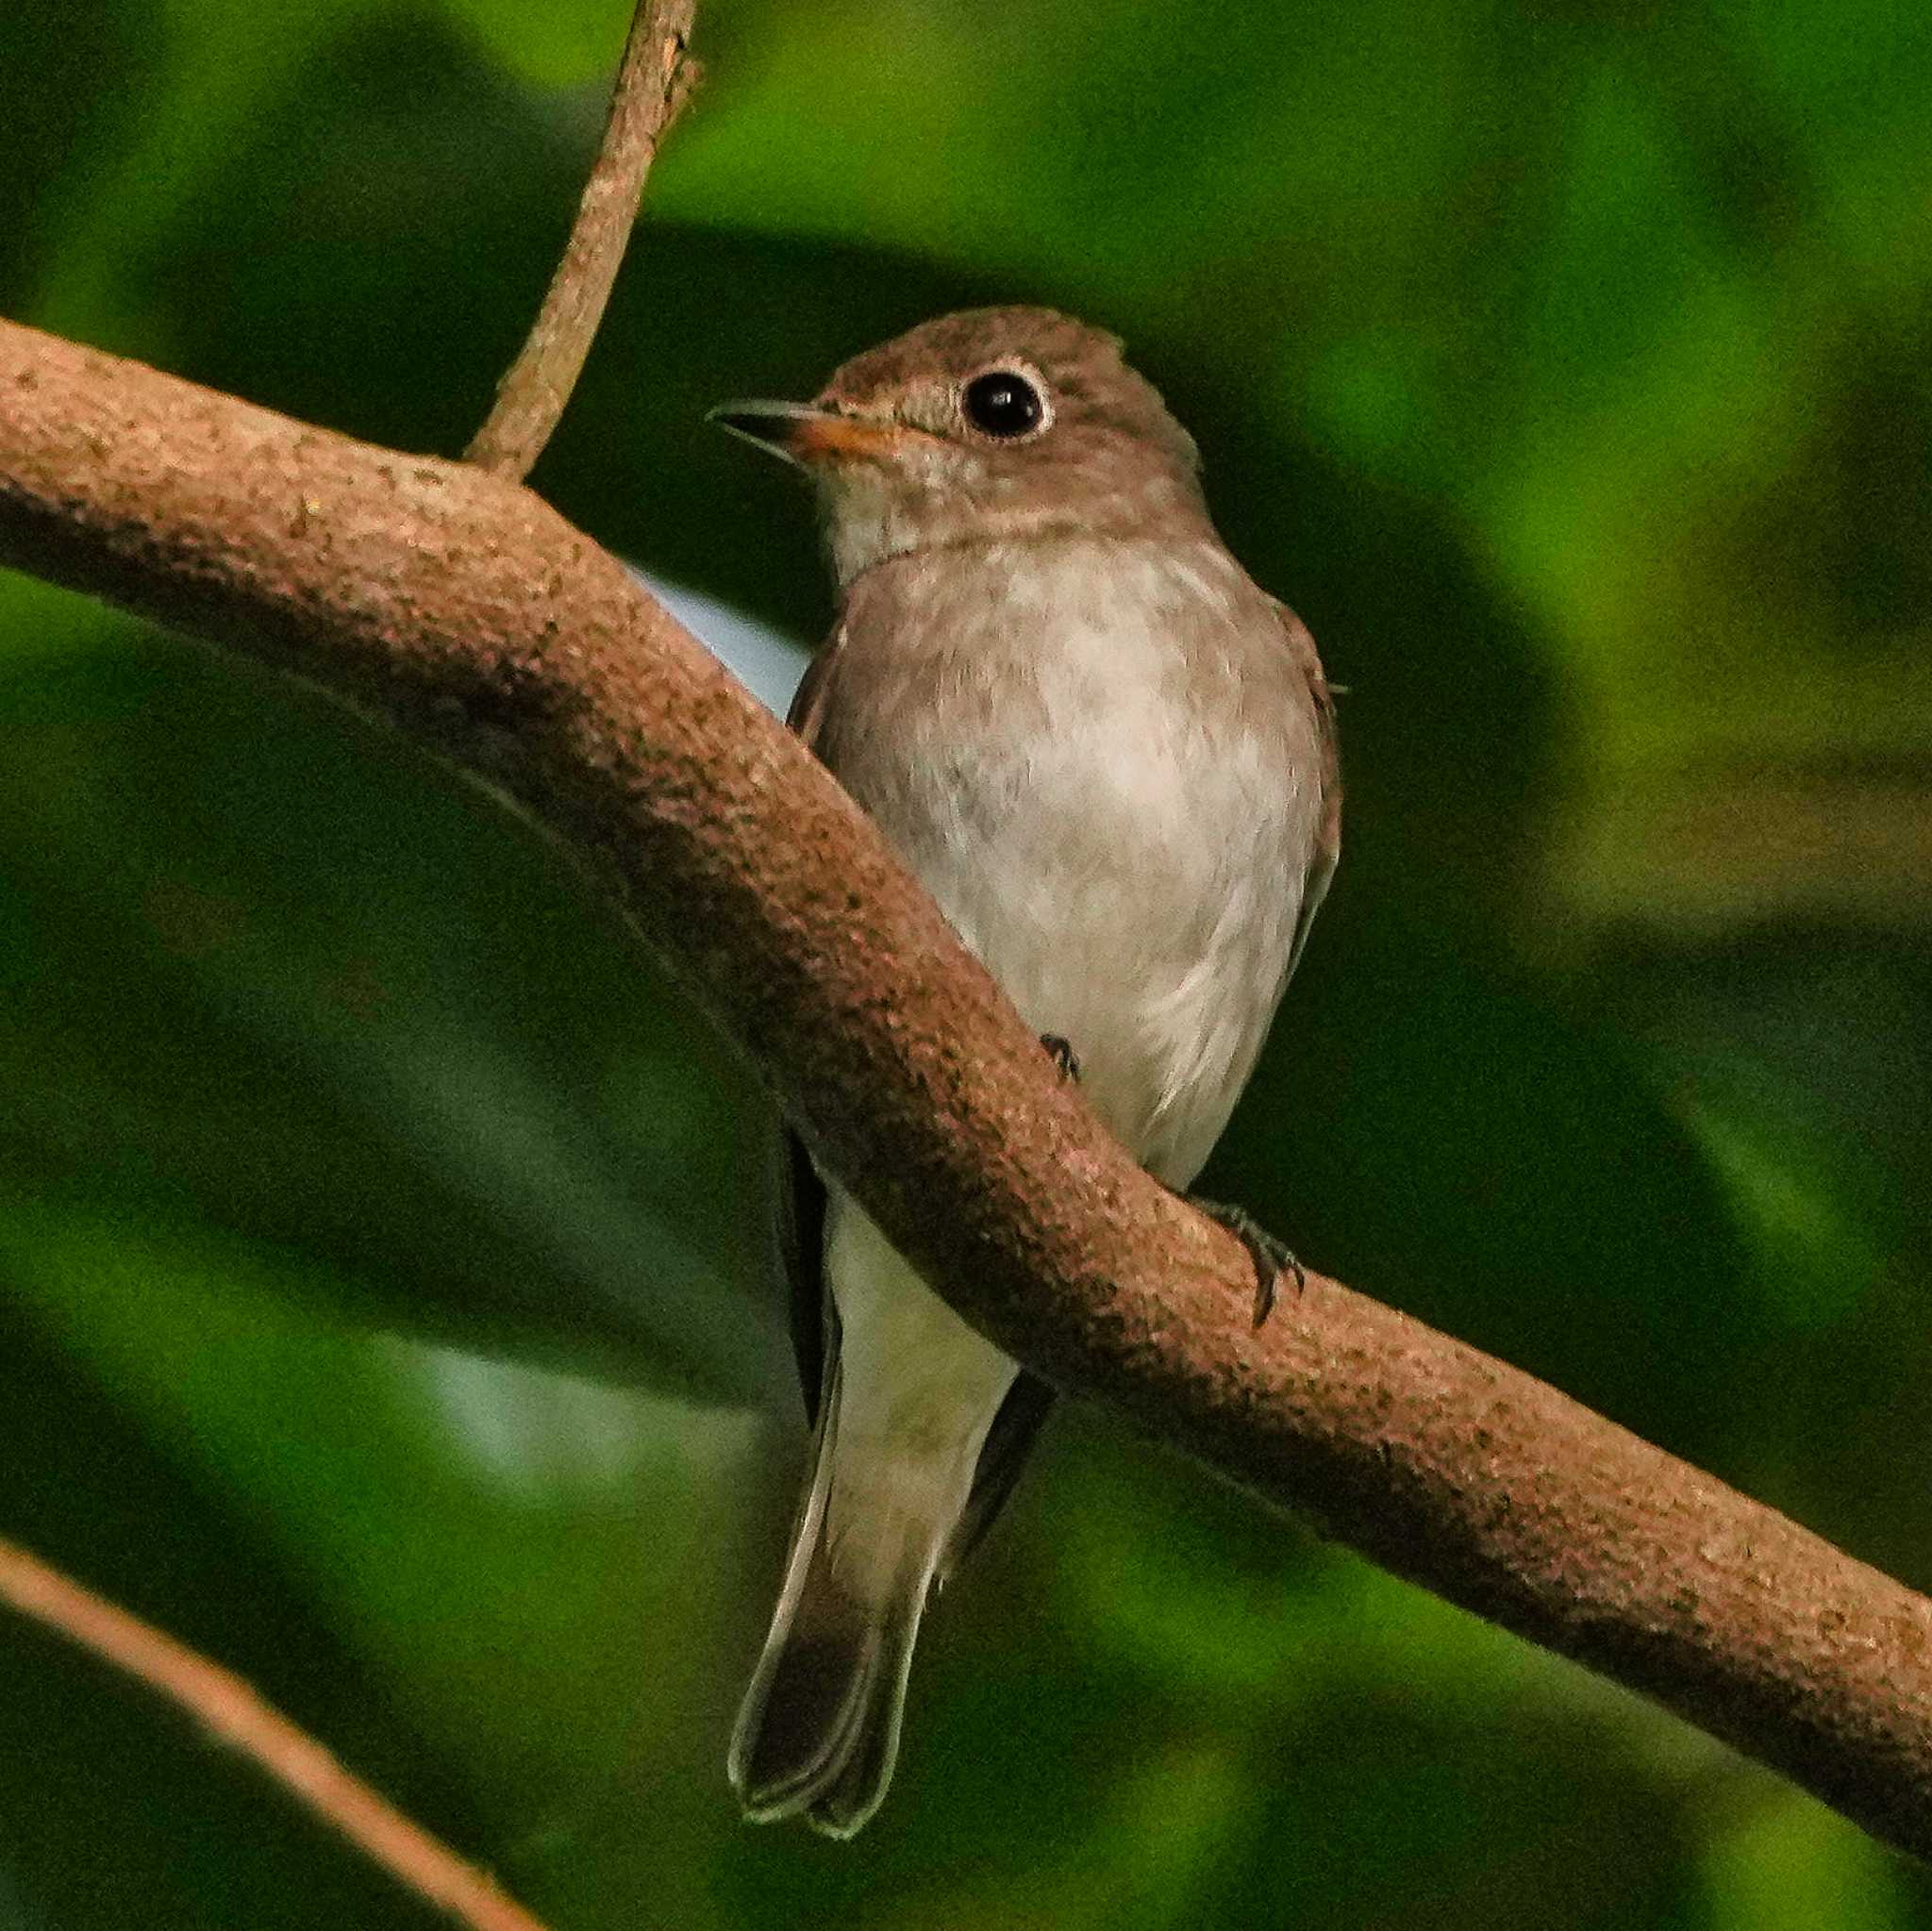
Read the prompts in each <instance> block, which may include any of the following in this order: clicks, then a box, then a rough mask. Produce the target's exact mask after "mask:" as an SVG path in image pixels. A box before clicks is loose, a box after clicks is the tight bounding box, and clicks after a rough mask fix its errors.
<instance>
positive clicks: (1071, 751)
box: [887, 721, 1296, 1187]
mask: <svg viewBox="0 0 1932 1931" xmlns="http://www.w3.org/2000/svg"><path fill="white" fill-rule="evenodd" d="M1083 735H1084V736H1087V737H1091V743H1090V742H1083V741H1082V737H1083ZM1134 744H1135V740H1134V737H1133V735H1132V734H1131V733H1124V732H1122V731H1121V730H1120V729H1118V728H1117V727H1116V728H1113V729H1108V728H1106V727H1105V724H1104V721H1096V727H1095V728H1094V729H1093V730H1092V731H1091V733H1088V734H1074V735H1073V736H1072V737H1063V738H1061V739H1059V740H1058V741H1055V742H1053V743H1052V744H1051V745H1050V746H1048V747H1047V748H1046V749H1045V750H1044V751H1036V753H1035V754H1034V755H1033V756H1032V757H1028V758H1026V759H1024V760H1016V759H1014V758H1012V757H1010V756H1008V755H1005V754H1003V752H1002V750H1001V749H1000V748H999V747H996V746H991V745H987V746H982V747H979V748H980V753H981V755H979V756H977V757H967V758H965V759H962V760H960V761H959V762H958V765H957V766H956V768H955V771H954V772H953V773H952V774H950V777H949V774H947V773H946V772H945V771H944V770H943V769H940V768H937V767H934V766H930V765H929V766H927V767H926V773H925V776H926V780H927V782H926V784H925V785H924V786H921V787H915V788H914V790H913V792H912V793H911V794H910V795H908V796H906V798H905V802H907V803H908V804H909V803H911V802H912V798H913V797H915V796H916V795H917V793H918V791H921V790H924V791H925V792H926V797H925V800H924V805H923V806H920V807H916V808H915V809H914V810H913V811H912V812H911V813H910V814H909V818H910V820H911V821H912V822H906V821H905V820H904V819H902V822H901V823H900V824H897V825H893V824H889V825H888V826H887V829H888V830H889V832H891V834H892V835H893V836H894V838H895V840H896V841H897V842H899V844H900V845H901V848H902V849H903V850H904V851H905V852H906V853H907V856H908V857H909V858H910V859H911V861H912V864H913V868H914V869H915V870H916V871H917V872H918V873H919V874H920V875H921V877H922V878H923V880H924V883H925V885H926V887H927V889H928V890H929V891H931V892H932V893H933V895H934V897H935V898H936V899H937V900H938V901H939V903H940V906H941V909H942V910H943V911H944V912H945V913H946V916H947V918H948V919H949V920H950V921H951V922H952V924H953V925H954V926H955V927H956V928H957V929H958V932H959V934H960V935H961V937H962V938H963V939H964V940H965V941H966V943H967V944H968V945H969V946H970V947H971V948H972V949H973V950H974V952H975V953H976V954H977V955H978V957H980V958H981V959H983V960H984V961H985V963H986V965H987V967H988V968H989V970H990V971H991V973H992V974H993V976H994V977H995V978H996V979H998V980H999V982H1000V984H1001V985H1002V987H1003V988H1004V989H1005V990H1006V991H1007V994H1008V997H1009V998H1011V1000H1012V1001H1013V1003H1014V1005H1015V1006H1016V1007H1018V1008H1019V1010H1020V1013H1021V1016H1022V1017H1023V1018H1024V1020H1025V1022H1026V1024H1028V1025H1029V1026H1031V1027H1032V1028H1033V1029H1034V1030H1035V1031H1036V1032H1039V1033H1041V1034H1048V1035H1057V1036H1058V1037H1059V1038H1062V1039H1064V1040H1066V1041H1067V1042H1068V1044H1069V1046H1070V1047H1071V1048H1072V1049H1073V1052H1074V1057H1075V1058H1076V1059H1077V1060H1078V1062H1079V1068H1080V1081H1081V1086H1082V1089H1083V1091H1084V1092H1085V1094H1086V1096H1087V1098H1088V1100H1089V1102H1090V1103H1091V1105H1092V1106H1093V1107H1094V1108H1095V1110H1096V1111H1097V1112H1098V1113H1099V1114H1100V1116H1101V1118H1102V1119H1103V1120H1105V1121H1106V1122H1107V1123H1108V1126H1109V1127H1110V1128H1111V1129H1112V1130H1113V1132H1114V1133H1115V1134H1116V1135H1117V1136H1118V1137H1119V1138H1120V1139H1121V1140H1122V1141H1123V1142H1124V1144H1125V1145H1126V1146H1127V1147H1128V1148H1129V1149H1130V1150H1131V1151H1132V1152H1133V1153H1134V1154H1135V1156H1136V1157H1138V1158H1140V1159H1141V1161H1142V1162H1143V1164H1145V1165H1146V1166H1147V1167H1148V1168H1149V1169H1150V1170H1151V1171H1152V1172H1153V1173H1155V1174H1157V1175H1158V1176H1159V1177H1160V1178H1161V1179H1163V1180H1165V1181H1167V1182H1168V1184H1170V1185H1171V1186H1176V1187H1183V1186H1186V1185H1187V1184H1188V1183H1189V1182H1190V1181H1191V1180H1192V1178H1193V1177H1194V1175H1195V1174H1196V1173H1198V1172H1199V1170H1200V1168H1201V1166H1202V1165H1203V1163H1204V1162H1205V1161H1206V1159H1207V1157H1208V1152H1209V1151H1210V1150H1211V1148H1212V1147H1213V1144H1214V1141H1215V1140H1216V1139H1217V1138H1218V1137H1219V1136H1220V1133H1221V1129H1222V1127H1223V1126H1224V1124H1226V1121H1227V1116H1228V1114H1229V1113H1230V1112H1231V1111H1232V1109H1233V1107H1234V1103H1235V1100H1236V1099H1237V1097H1238V1096H1239V1095H1240V1092H1241V1087H1242V1086H1243V1084H1244V1083H1245V1082H1246V1079H1247V1076H1248V1074H1249V1072H1250V1071H1251V1070H1252V1068H1253V1065H1254V1061H1255V1057H1256V1056H1257V1053H1258V1052H1259V1051H1260V1047H1261V1043H1262V1040H1263V1039H1264V1038H1265V1036H1266V1034H1267V1030H1268V1025H1269V1023H1270V1021H1271V1020H1272V1018H1273V1016H1274V1007H1275V1005H1276V1003H1277V1001H1278V999H1279V996H1280V992H1281V988H1282V985H1283V982H1284V978H1285V974H1286V969H1287V963H1288V957H1289V950H1290V945H1291V937H1292V933H1293V929H1294V918H1295V912H1296V906H1295V904H1294V903H1293V901H1292V899H1291V898H1287V896H1286V894H1285V893H1284V891H1283V888H1284V886H1285V885H1286V883H1287V880H1286V879H1285V878H1284V872H1285V870H1286V868H1285V867H1284V866H1283V865H1282V863H1281V857H1280V854H1281V853H1282V852H1283V851H1284V849H1286V848H1287V846H1288V844H1289V841H1290V827H1289V826H1288V825H1287V824H1286V823H1285V822H1284V803H1285V801H1283V800H1282V799H1280V798H1279V797H1278V796H1276V795H1273V794H1271V793H1270V792H1269V791H1268V790H1267V788H1266V787H1265V786H1264V785H1263V784H1262V783H1260V782H1259V774H1258V773H1257V774H1249V773H1246V772H1244V771H1242V770H1241V769H1240V768H1239V767H1240V764H1241V759H1240V757H1238V756H1237V757H1234V758H1232V759H1231V760H1229V761H1224V762H1223V763H1221V764H1219V765H1218V766H1217V764H1216V763H1215V762H1214V761H1213V760H1212V759H1211V758H1208V757H1183V756H1180V755H1179V754H1178V753H1177V752H1175V751H1171V750H1170V749H1169V747H1167V746H1166V745H1164V744H1158V743H1157V744H1154V745H1151V746H1150V745H1149V744H1147V743H1146V742H1145V741H1144V738H1143V740H1142V741H1141V745H1140V748H1139V753H1138V755H1134V753H1133V747H1134ZM1124 747H1125V750H1124ZM1194 748H1195V749H1196V750H1197V751H1198V750H1200V749H1202V748H1203V747H1198V746H1197V747H1194ZM968 772H970V773H971V774H972V776H971V778H970V780H968V779H967V778H965V777H964V776H963V775H962V774H964V773H968ZM1284 899H1286V902H1284Z"/></svg>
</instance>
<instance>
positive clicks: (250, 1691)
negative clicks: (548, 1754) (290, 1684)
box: [0, 1540, 544, 1931]
mask: <svg viewBox="0 0 1932 1931" xmlns="http://www.w3.org/2000/svg"><path fill="white" fill-rule="evenodd" d="M0 1601H5V1602H7V1603H8V1604H10V1605H11V1606H12V1607H14V1608H15V1609H17V1610H19V1611H20V1613H21V1614H22V1615H23V1616H30V1617H32V1618H33V1620H34V1621H35V1622H37V1623H41V1624H42V1625H43V1626H44V1627H46V1628H48V1629H51V1630H54V1631H55V1632H56V1633H57V1634H58V1635H60V1636H64V1637H65V1638H67V1640H69V1641H70V1642H74V1643H77V1644H78V1645H79V1646H80V1647H81V1648H82V1649H85V1650H89V1651H92V1654H93V1655H95V1656H99V1657H100V1658H101V1659H102V1661H104V1662H108V1663H111V1664H112V1665H113V1666H114V1667H115V1668H116V1669H119V1670H124V1671H125V1672H126V1673H127V1674H128V1675H130V1676H137V1677H139V1678H140V1679H141V1680H142V1682H143V1683H145V1684H147V1685H148V1687H149V1688H150V1689H153V1690H158V1691H159V1692H160V1693H161V1695H163V1696H165V1697H167V1698H168V1699H169V1700H170V1701H171V1702H172V1703H175V1705H177V1706H179V1707H180V1708H182V1709H184V1710H186V1711H187V1712H188V1713H189V1715H191V1716H192V1717H193V1718H194V1719H195V1720H196V1721H197V1722H198V1723H201V1724H202V1725H203V1726H204V1727H205V1728H207V1729H208V1731H210V1732H211V1733H212V1734H213V1735H214V1736H216V1737H218V1738H219V1739H220V1740H222V1741H223V1742H224V1743H227V1744H229V1745H231V1746H232V1747H233V1748H235V1749H237V1750H239V1751H241V1753H242V1755H243V1756H246V1757H249V1758H250V1759H251V1760H252V1761H253V1762H255V1763H256V1764H257V1765H258V1766H259V1767H260V1768H261V1769H262V1770H263V1771H264V1772H266V1773H268V1775H270V1776H272V1777H273V1778H275V1781H276V1782H277V1783H278V1784H280V1785H281V1786H282V1787H283V1789H285V1790H288V1791H289V1792H290V1794H291V1796H293V1797H295V1798H296V1799H297V1800H298V1801H299V1802H300V1803H302V1804H303V1805H305V1806H307V1807H308V1809H309V1810H310V1811H312V1812H313V1813H314V1814H315V1815H316V1816H317V1817H319V1818H321V1819H322V1820H323V1821H324V1822H325V1823H328V1824H330V1825H331V1826H332V1827H333V1828H334V1829H336V1830H337V1831H339V1832H340V1833H341V1836H343V1837H344V1838H346V1839H348V1841H349V1842H350V1843H351V1844H353V1845H354V1846H355V1847H356V1848H357V1849H358V1851H360V1852H361V1853H362V1854H363V1856H366V1857H368V1858H369V1859H370V1861H371V1862H372V1863H375V1864H379V1865H381V1866H382V1868H383V1869H384V1870H385V1871H387V1872H388V1873H390V1874H391V1876H392V1877H394V1878H395V1879H396V1880H397V1881H398V1882H399V1883H401V1884H404V1885H406V1886H408V1889H411V1890H413V1891H414V1892H415V1893H416V1894H417V1896H419V1897H420V1898H422V1899H423V1900H424V1902H425V1904H428V1905H430V1906H433V1907H434V1908H436V1909H439V1910H442V1911H446V1912H447V1913H448V1914H449V1915H450V1916H451V1917H452V1918H454V1919H455V1920H456V1921H457V1923H459V1924H463V1925H467V1926H468V1927H470V1931H544V1926H543V1924H542V1923H541V1920H539V1919H536V1918H533V1917H532V1916H531V1915H530V1914H529V1912H528V1911H526V1910H525V1909H524V1907H523V1906H521V1905H519V1904H517V1903H516V1902H515V1901H514V1900H513V1899H511V1898H508V1897H507V1896H505V1895H504V1893H503V1892H502V1891H501V1890H499V1889H497V1887H496V1886H495V1884H493V1883H492V1882H491V1879H490V1878H489V1877H487V1876H486V1875H485V1874H484V1873H482V1872H480V1871H478V1870H476V1869H475V1867H474V1866H473V1865H470V1864H466V1863H465V1862H464V1861H463V1860H462V1858H460V1857H458V1856H457V1854H456V1853H455V1852H454V1851H452V1850H451V1849H450V1848H449V1847H448V1846H447V1845H446V1844H442V1843H440V1842H439V1841H438V1840H437V1839H435V1838H433V1837H431V1836H430V1835H429V1833H428V1832H427V1831H425V1830H424V1829H423V1828H422V1827H421V1826H420V1825H419V1824H415V1823H410V1821H409V1820H408V1818H407V1817H405V1816H403V1814H402V1813H401V1812H400V1811H398V1810H397V1809H396V1808H395V1807H394V1806H392V1805H391V1804H389V1803H386V1802H385V1801H384V1800H383V1799H382V1798H381V1797H379V1796H377V1795H376V1793H375V1791H374V1790H371V1789H370V1788H369V1786H368V1785H367V1784H365V1783H363V1782H362V1781H361V1780H360V1779H359V1778H358V1777H355V1776H352V1775H351V1774H350V1773H348V1772H347V1771H345V1770H344V1769H343V1768H342V1767H341V1764H340V1763H338V1762H337V1761H336V1759H335V1758H334V1757H333V1756H330V1755H329V1753H328V1752H327V1751H326V1750H325V1749H324V1748H323V1746H322V1745H321V1744H320V1743H318V1742H317V1741H316V1740H315V1739H314V1738H313V1737H311V1736H309V1735H308V1732H307V1731H305V1730H301V1729H298V1728H297V1727H296V1726H295V1724H293V1723H291V1722H290V1721H289V1719H288V1718H287V1717H285V1716H283V1715H282V1714H281V1712H280V1711H279V1710H276V1709H273V1708H271V1707H270V1706H269V1705H268V1704H266V1703H264V1702H263V1701H262V1699H261V1697H260V1695H259V1694H258V1692H257V1691H256V1690H255V1689H254V1688H253V1687H252V1686H251V1685H249V1684H247V1683H245V1682H243V1681H242V1678H241V1677H240V1676H238V1675H236V1674H235V1673H233V1672H232V1671H230V1670H225V1669H223V1668H222V1667H221V1665H220V1664H218V1663H212V1662H210V1661H208V1658H207V1657H206V1656H200V1655H198V1654H197V1653H196V1652H195V1651H193V1650H192V1649H190V1648H188V1647H187V1645H186V1644H185V1643H181V1642H177V1641H176V1640H175V1639H174V1638H173V1637H172V1636H166V1635H163V1634H162V1632H161V1631H160V1630H158V1629H155V1628H153V1627H151V1626H150V1625H149V1624H147V1623H143V1622H142V1621H141V1620H140V1618H138V1617H136V1616H131V1615H129V1614H128V1612H127V1611H126V1610H125V1609H123V1608H120V1607H118V1606H116V1605H115V1604H113V1603H110V1602H108V1601H107V1600H106V1599H105V1598H103V1597H101V1596H97V1595H95V1594H94V1593H93V1591H92V1590H87V1589H83V1588H82V1587H81V1586H80V1584H78V1583H77V1582H75V1581H74V1580H72V1579H71V1578H70V1577H68V1576H65V1575H63V1574H61V1573H60V1572H59V1571H58V1569H53V1568H50V1567H49V1566H48V1565H47V1564H46V1563H44V1562H42V1560H41V1559H40V1557H39V1556H31V1555H29V1554H28V1553H27V1552H26V1551H25V1549H21V1548H18V1547H16V1546H15V1545H14V1544H13V1543H11V1542H8V1541H4V1540H0Z"/></svg>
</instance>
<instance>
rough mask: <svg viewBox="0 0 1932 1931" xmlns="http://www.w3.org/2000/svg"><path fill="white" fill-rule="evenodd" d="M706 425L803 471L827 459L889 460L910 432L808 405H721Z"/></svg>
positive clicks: (708, 416) (708, 413) (709, 411)
mask: <svg viewBox="0 0 1932 1931" xmlns="http://www.w3.org/2000/svg"><path fill="white" fill-rule="evenodd" d="M705 421H706V422H708V423H716V424H717V425H718V426H719V428H721V429H724V430H726V431H728V432H729V433H730V434H731V435H733V436H741V437H742V438H743V439H744V441H747V442H752V443H756V444H757V445H758V448H760V449H763V450H768V451H770V453H771V454H772V455H774V456H777V457H782V458H784V459H785V460H786V461H787V462H791V463H797V464H799V465H800V466H801V467H803V466H804V465H805V464H807V463H808V462H811V461H814V460H816V459H819V458H825V457H841V456H845V457H854V456H857V457H866V456H873V457H878V456H887V455H890V454H891V451H892V450H894V449H896V448H897V447H899V445H900V444H901V443H902V442H903V441H905V438H906V433H907V432H906V431H905V430H904V429H902V428H901V427H900V426H899V425H898V424H896V423H884V422H879V421H878V420H876V419H875V418H870V417H866V416H848V415H842V414H841V413H840V412H839V411H838V410H837V409H826V408H819V407H818V406H817V405H816V404H814V403H808V402H759V401H757V400H751V401H746V402H721V403H720V404H719V405H718V407H717V408H714V409H707V410H706V411H705Z"/></svg>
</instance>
